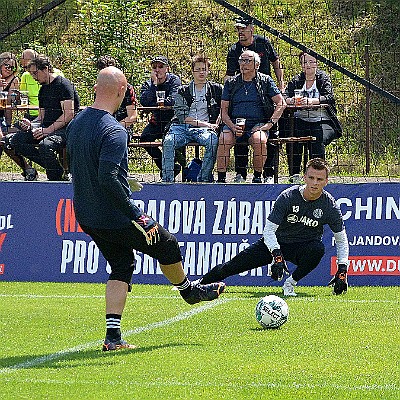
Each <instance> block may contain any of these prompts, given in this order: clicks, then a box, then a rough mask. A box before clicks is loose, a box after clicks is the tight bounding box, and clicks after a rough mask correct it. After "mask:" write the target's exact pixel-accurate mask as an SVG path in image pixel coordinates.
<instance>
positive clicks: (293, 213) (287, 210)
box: [268, 186, 344, 243]
mask: <svg viewBox="0 0 400 400" xmlns="http://www.w3.org/2000/svg"><path fill="white" fill-rule="evenodd" d="M300 190H301V186H291V187H290V188H288V189H286V190H284V191H283V192H282V193H281V194H280V195H279V196H278V198H277V199H276V202H275V204H274V207H273V209H272V211H271V214H270V215H269V217H268V219H269V220H270V221H271V222H272V223H274V224H276V225H279V227H278V229H277V231H276V237H277V239H278V242H280V243H297V242H307V241H310V240H322V234H323V229H324V225H326V224H328V225H329V227H330V228H331V230H332V231H333V232H334V233H336V232H340V231H342V230H343V229H344V224H343V218H342V213H341V211H340V208H339V206H338V205H337V204H336V201H335V199H334V198H333V196H332V195H331V194H329V193H328V192H326V191H325V190H323V191H322V194H321V196H320V197H319V198H318V199H316V200H313V201H307V200H305V199H304V198H303V196H302V194H301V192H300Z"/></svg>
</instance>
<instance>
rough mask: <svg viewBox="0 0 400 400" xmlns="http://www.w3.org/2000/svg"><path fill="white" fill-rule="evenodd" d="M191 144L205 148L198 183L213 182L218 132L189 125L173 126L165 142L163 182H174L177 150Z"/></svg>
mask: <svg viewBox="0 0 400 400" xmlns="http://www.w3.org/2000/svg"><path fill="white" fill-rule="evenodd" d="M189 142H197V143H199V144H200V146H204V147H205V153H204V159H203V164H202V166H201V170H200V172H199V175H198V176H197V181H198V182H212V181H213V168H214V164H215V161H216V159H217V147H218V136H217V134H216V132H215V131H213V130H212V129H210V128H195V127H193V126H191V125H188V124H172V125H171V128H170V129H169V132H168V134H167V135H166V136H165V137H164V142H163V153H162V160H163V162H162V176H163V178H162V179H163V182H173V181H174V154H175V149H176V148H180V147H183V146H186V145H187V144H188V143H189Z"/></svg>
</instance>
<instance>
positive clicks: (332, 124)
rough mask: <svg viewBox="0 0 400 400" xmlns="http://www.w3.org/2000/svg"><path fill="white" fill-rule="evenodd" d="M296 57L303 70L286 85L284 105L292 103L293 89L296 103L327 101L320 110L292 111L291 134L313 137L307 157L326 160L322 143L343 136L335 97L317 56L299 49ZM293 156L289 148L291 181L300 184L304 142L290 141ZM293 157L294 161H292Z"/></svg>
mask: <svg viewBox="0 0 400 400" xmlns="http://www.w3.org/2000/svg"><path fill="white" fill-rule="evenodd" d="M299 60H300V63H301V67H302V70H303V72H301V73H300V74H298V75H296V76H295V77H294V78H293V79H292V80H291V81H290V82H289V83H288V86H287V97H288V98H287V99H286V101H287V104H295V98H294V94H295V92H294V91H295V89H300V90H301V99H300V100H299V105H301V106H307V105H311V106H312V105H318V104H327V105H328V106H327V107H324V108H320V109H316V110H315V109H314V110H312V109H302V110H297V111H295V113H294V117H295V120H294V136H297V137H299V136H315V137H316V141H315V142H312V143H311V144H310V154H309V158H310V159H312V158H322V159H325V146H326V145H328V144H329V143H331V142H332V140H334V139H336V138H339V137H340V136H342V127H341V125H340V122H339V120H338V119H337V117H336V108H335V97H334V94H333V88H332V83H331V79H330V78H329V75H328V74H327V73H326V72H324V71H322V70H320V69H318V63H317V60H316V58H314V57H312V56H311V55H310V54H307V53H304V52H301V53H300V54H299ZM288 146H293V155H292V156H293V158H292V157H291V156H290V151H291V150H290V149H289V147H288V151H287V154H288V165H289V175H290V182H292V183H300V182H301V178H300V169H301V160H302V155H303V149H304V147H305V146H304V144H303V143H293V144H290V145H288ZM291 159H292V160H293V164H292V162H291Z"/></svg>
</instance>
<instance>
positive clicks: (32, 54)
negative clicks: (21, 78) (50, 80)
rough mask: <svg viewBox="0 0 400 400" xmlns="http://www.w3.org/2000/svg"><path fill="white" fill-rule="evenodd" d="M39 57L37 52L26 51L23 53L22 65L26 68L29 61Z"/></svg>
mask: <svg viewBox="0 0 400 400" xmlns="http://www.w3.org/2000/svg"><path fill="white" fill-rule="evenodd" d="M37 56H38V53H37V52H36V51H35V50H32V49H25V50H24V51H23V52H22V56H21V60H20V63H21V65H22V66H23V67H24V68H25V67H26V66H27V65H28V63H29V61H31V60H33V59H34V58H36V57H37Z"/></svg>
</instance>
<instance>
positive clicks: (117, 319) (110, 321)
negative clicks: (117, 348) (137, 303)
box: [106, 314, 122, 340]
mask: <svg viewBox="0 0 400 400" xmlns="http://www.w3.org/2000/svg"><path fill="white" fill-rule="evenodd" d="M121 318H122V315H119V314H106V327H107V331H106V338H107V339H110V340H113V339H118V340H119V339H121Z"/></svg>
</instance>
